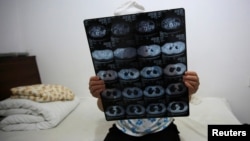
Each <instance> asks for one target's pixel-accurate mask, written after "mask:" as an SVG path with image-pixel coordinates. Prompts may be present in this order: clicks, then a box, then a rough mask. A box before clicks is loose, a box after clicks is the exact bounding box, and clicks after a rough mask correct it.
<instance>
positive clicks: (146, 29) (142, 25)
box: [136, 20, 156, 33]
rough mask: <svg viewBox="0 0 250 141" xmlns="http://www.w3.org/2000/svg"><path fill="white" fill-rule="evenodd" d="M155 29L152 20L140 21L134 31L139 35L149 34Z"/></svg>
mask: <svg viewBox="0 0 250 141" xmlns="http://www.w3.org/2000/svg"><path fill="white" fill-rule="evenodd" d="M155 29H156V25H155V23H154V21H152V20H142V21H139V22H138V23H137V24H136V30H137V31H138V32H140V33H151V32H153V31H154V30H155Z"/></svg>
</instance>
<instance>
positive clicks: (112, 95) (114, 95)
mask: <svg viewBox="0 0 250 141" xmlns="http://www.w3.org/2000/svg"><path fill="white" fill-rule="evenodd" d="M102 96H103V97H104V98H105V99H110V100H115V99H120V98H121V97H122V92H121V91H120V90H119V89H116V88H113V89H105V90H104V91H103V92H102Z"/></svg>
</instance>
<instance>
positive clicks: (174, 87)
mask: <svg viewBox="0 0 250 141" xmlns="http://www.w3.org/2000/svg"><path fill="white" fill-rule="evenodd" d="M186 90H187V88H186V86H185V85H184V84H183V83H181V82H179V83H172V84H170V85H168V87H167V88H166V93H167V94H168V95H178V94H182V93H183V92H185V91H186Z"/></svg>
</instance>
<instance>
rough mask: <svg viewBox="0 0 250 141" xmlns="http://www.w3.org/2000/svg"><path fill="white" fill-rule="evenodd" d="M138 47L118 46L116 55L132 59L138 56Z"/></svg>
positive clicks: (120, 57)
mask: <svg viewBox="0 0 250 141" xmlns="http://www.w3.org/2000/svg"><path fill="white" fill-rule="evenodd" d="M136 55H137V54H136V49H135V48H132V47H126V48H117V49H115V51H114V56H115V57H116V58H118V59H131V58H134V57H136Z"/></svg>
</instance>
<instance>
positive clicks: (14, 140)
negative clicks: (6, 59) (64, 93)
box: [0, 96, 241, 141]
mask: <svg viewBox="0 0 250 141" xmlns="http://www.w3.org/2000/svg"><path fill="white" fill-rule="evenodd" d="M96 102H97V101H96V99H95V98H92V97H85V98H80V104H79V105H78V106H77V108H76V109H75V110H74V111H73V112H71V114H70V115H68V116H67V117H66V118H65V119H64V120H63V121H62V122H61V123H60V124H58V126H56V127H55V128H52V129H46V130H37V131H12V132H5V131H0V137H1V140H3V141H27V140H36V141H44V140H53V141H69V140H72V141H79V140H83V141H100V140H103V138H104V137H105V135H106V134H107V132H108V129H109V128H110V127H111V125H112V124H113V123H114V121H106V120H105V117H104V113H102V112H100V111H99V110H98V108H97V106H96ZM222 111H223V112H222ZM175 123H176V125H177V127H178V129H179V131H180V137H181V140H182V141H191V140H199V141H206V140H207V126H208V125H209V124H241V123H240V121H239V120H238V119H237V117H236V116H235V115H234V113H233V112H232V110H231V108H230V105H229V103H228V102H227V100H226V99H225V98H221V97H198V96H196V97H193V98H192V100H191V102H190V115H189V116H186V117H175Z"/></svg>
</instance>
